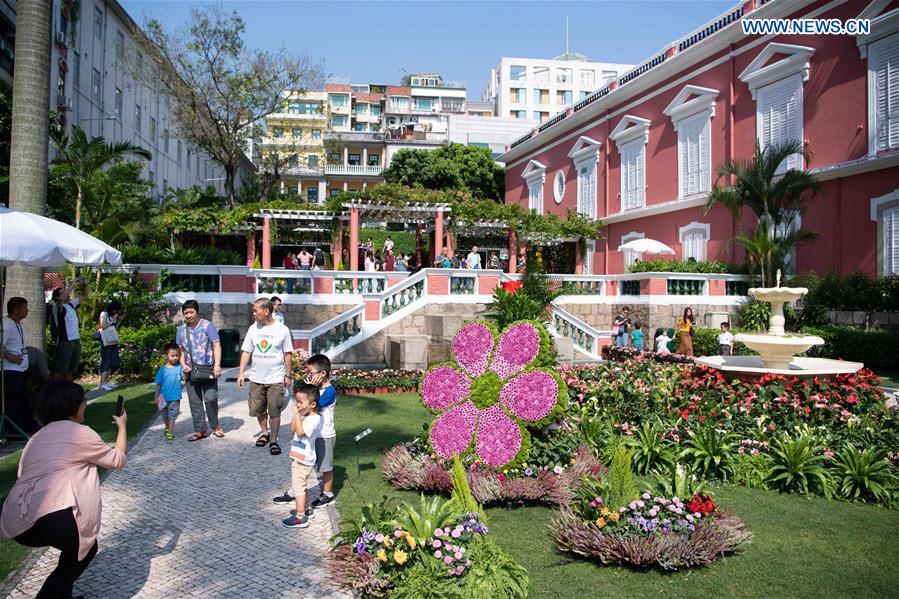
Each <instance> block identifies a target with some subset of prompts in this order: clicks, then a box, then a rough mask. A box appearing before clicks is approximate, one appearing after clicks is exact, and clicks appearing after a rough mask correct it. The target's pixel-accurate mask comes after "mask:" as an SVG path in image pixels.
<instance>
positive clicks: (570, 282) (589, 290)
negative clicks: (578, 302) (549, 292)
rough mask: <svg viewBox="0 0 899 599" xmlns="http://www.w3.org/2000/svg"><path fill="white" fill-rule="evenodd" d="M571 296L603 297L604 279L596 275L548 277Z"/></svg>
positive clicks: (604, 289) (604, 290)
mask: <svg viewBox="0 0 899 599" xmlns="http://www.w3.org/2000/svg"><path fill="white" fill-rule="evenodd" d="M549 280H550V281H553V282H557V283H559V284H560V285H561V286H562V288H563V290H564V291H566V292H568V293H569V294H571V295H605V293H606V279H605V277H602V276H598V275H549Z"/></svg>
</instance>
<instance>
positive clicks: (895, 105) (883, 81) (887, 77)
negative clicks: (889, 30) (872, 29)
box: [874, 35, 899, 150]
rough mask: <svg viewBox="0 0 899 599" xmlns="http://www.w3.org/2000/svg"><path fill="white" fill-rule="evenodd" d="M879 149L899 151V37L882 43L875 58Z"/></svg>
mask: <svg viewBox="0 0 899 599" xmlns="http://www.w3.org/2000/svg"><path fill="white" fill-rule="evenodd" d="M874 60H875V61H876V62H875V75H874V76H875V82H874V91H875V94H876V97H877V98H876V108H875V109H876V113H875V116H874V122H875V127H876V137H877V149H878V150H888V149H890V148H895V147H899V35H893V36H891V37H890V39H888V40H884V42H881V45H879V47H878V48H877V50H876V53H875V56H874Z"/></svg>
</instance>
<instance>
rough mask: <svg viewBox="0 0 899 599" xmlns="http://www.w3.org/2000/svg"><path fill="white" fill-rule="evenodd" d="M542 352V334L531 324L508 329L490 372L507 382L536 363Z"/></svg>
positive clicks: (501, 340) (498, 347) (523, 323)
mask: <svg viewBox="0 0 899 599" xmlns="http://www.w3.org/2000/svg"><path fill="white" fill-rule="evenodd" d="M539 352H540V334H539V333H537V329H536V328H534V325H532V324H531V323H529V322H521V323H519V324H516V325H513V326H511V327H509V328H508V329H506V331H505V332H504V333H503V336H502V337H501V338H500V340H499V345H498V346H497V348H496V355H494V357H493V362H492V363H491V364H490V370H492V371H493V372H495V373H496V374H498V375H499V378H501V379H503V380H505V379H507V378H509V377H510V376H512V375H513V374H515V373H516V372H519V371H520V370H522V369H523V368H524V367H525V366H527V365H528V364H530V363H531V362H533V361H534V359H535V358H536V357H537V354H538V353H539Z"/></svg>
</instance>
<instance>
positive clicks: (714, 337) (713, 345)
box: [674, 329, 757, 356]
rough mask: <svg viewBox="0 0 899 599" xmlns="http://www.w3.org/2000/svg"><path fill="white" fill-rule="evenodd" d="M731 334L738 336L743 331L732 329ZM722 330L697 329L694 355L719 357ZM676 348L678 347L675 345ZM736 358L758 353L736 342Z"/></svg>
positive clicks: (694, 339)
mask: <svg viewBox="0 0 899 599" xmlns="http://www.w3.org/2000/svg"><path fill="white" fill-rule="evenodd" d="M730 332H731V333H733V334H734V335H736V334H737V333H740V332H741V331H740V330H739V329H731V330H730ZM720 333H721V329H696V335H694V337H693V355H696V356H717V355H718V335H719V334H720ZM674 347H675V348H676V347H677V343H675V345H674ZM733 355H735V356H755V355H757V354H756V352H754V351H752V350H751V349H749V348H748V347H746V346H745V345H743V344H742V343H740V342H739V341H735V342H734V353H733Z"/></svg>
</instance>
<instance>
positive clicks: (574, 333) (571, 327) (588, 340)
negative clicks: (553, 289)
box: [552, 303, 610, 359]
mask: <svg viewBox="0 0 899 599" xmlns="http://www.w3.org/2000/svg"><path fill="white" fill-rule="evenodd" d="M552 313H553V320H552V323H553V329H554V330H555V332H556V334H557V335H559V336H560V337H567V338H569V339H571V342H572V343H573V344H574V346H575V347H577V348H578V349H580V350H581V351H583V352H584V353H586V354H587V355H589V356H590V357H592V358H596V359H599V340H600V338H602V337H608V336H609V335H610V333H604V332H602V331H599V330H598V329H595V328H593V327H591V326H590V325H589V324H587V323H586V322H584V321H583V320H581V319H579V318H578V317H576V316H574V315H573V314H570V313H569V312H567V311H566V310H563V309H562V308H560V307H559V306H557V305H556V304H555V303H553V304H552Z"/></svg>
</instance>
